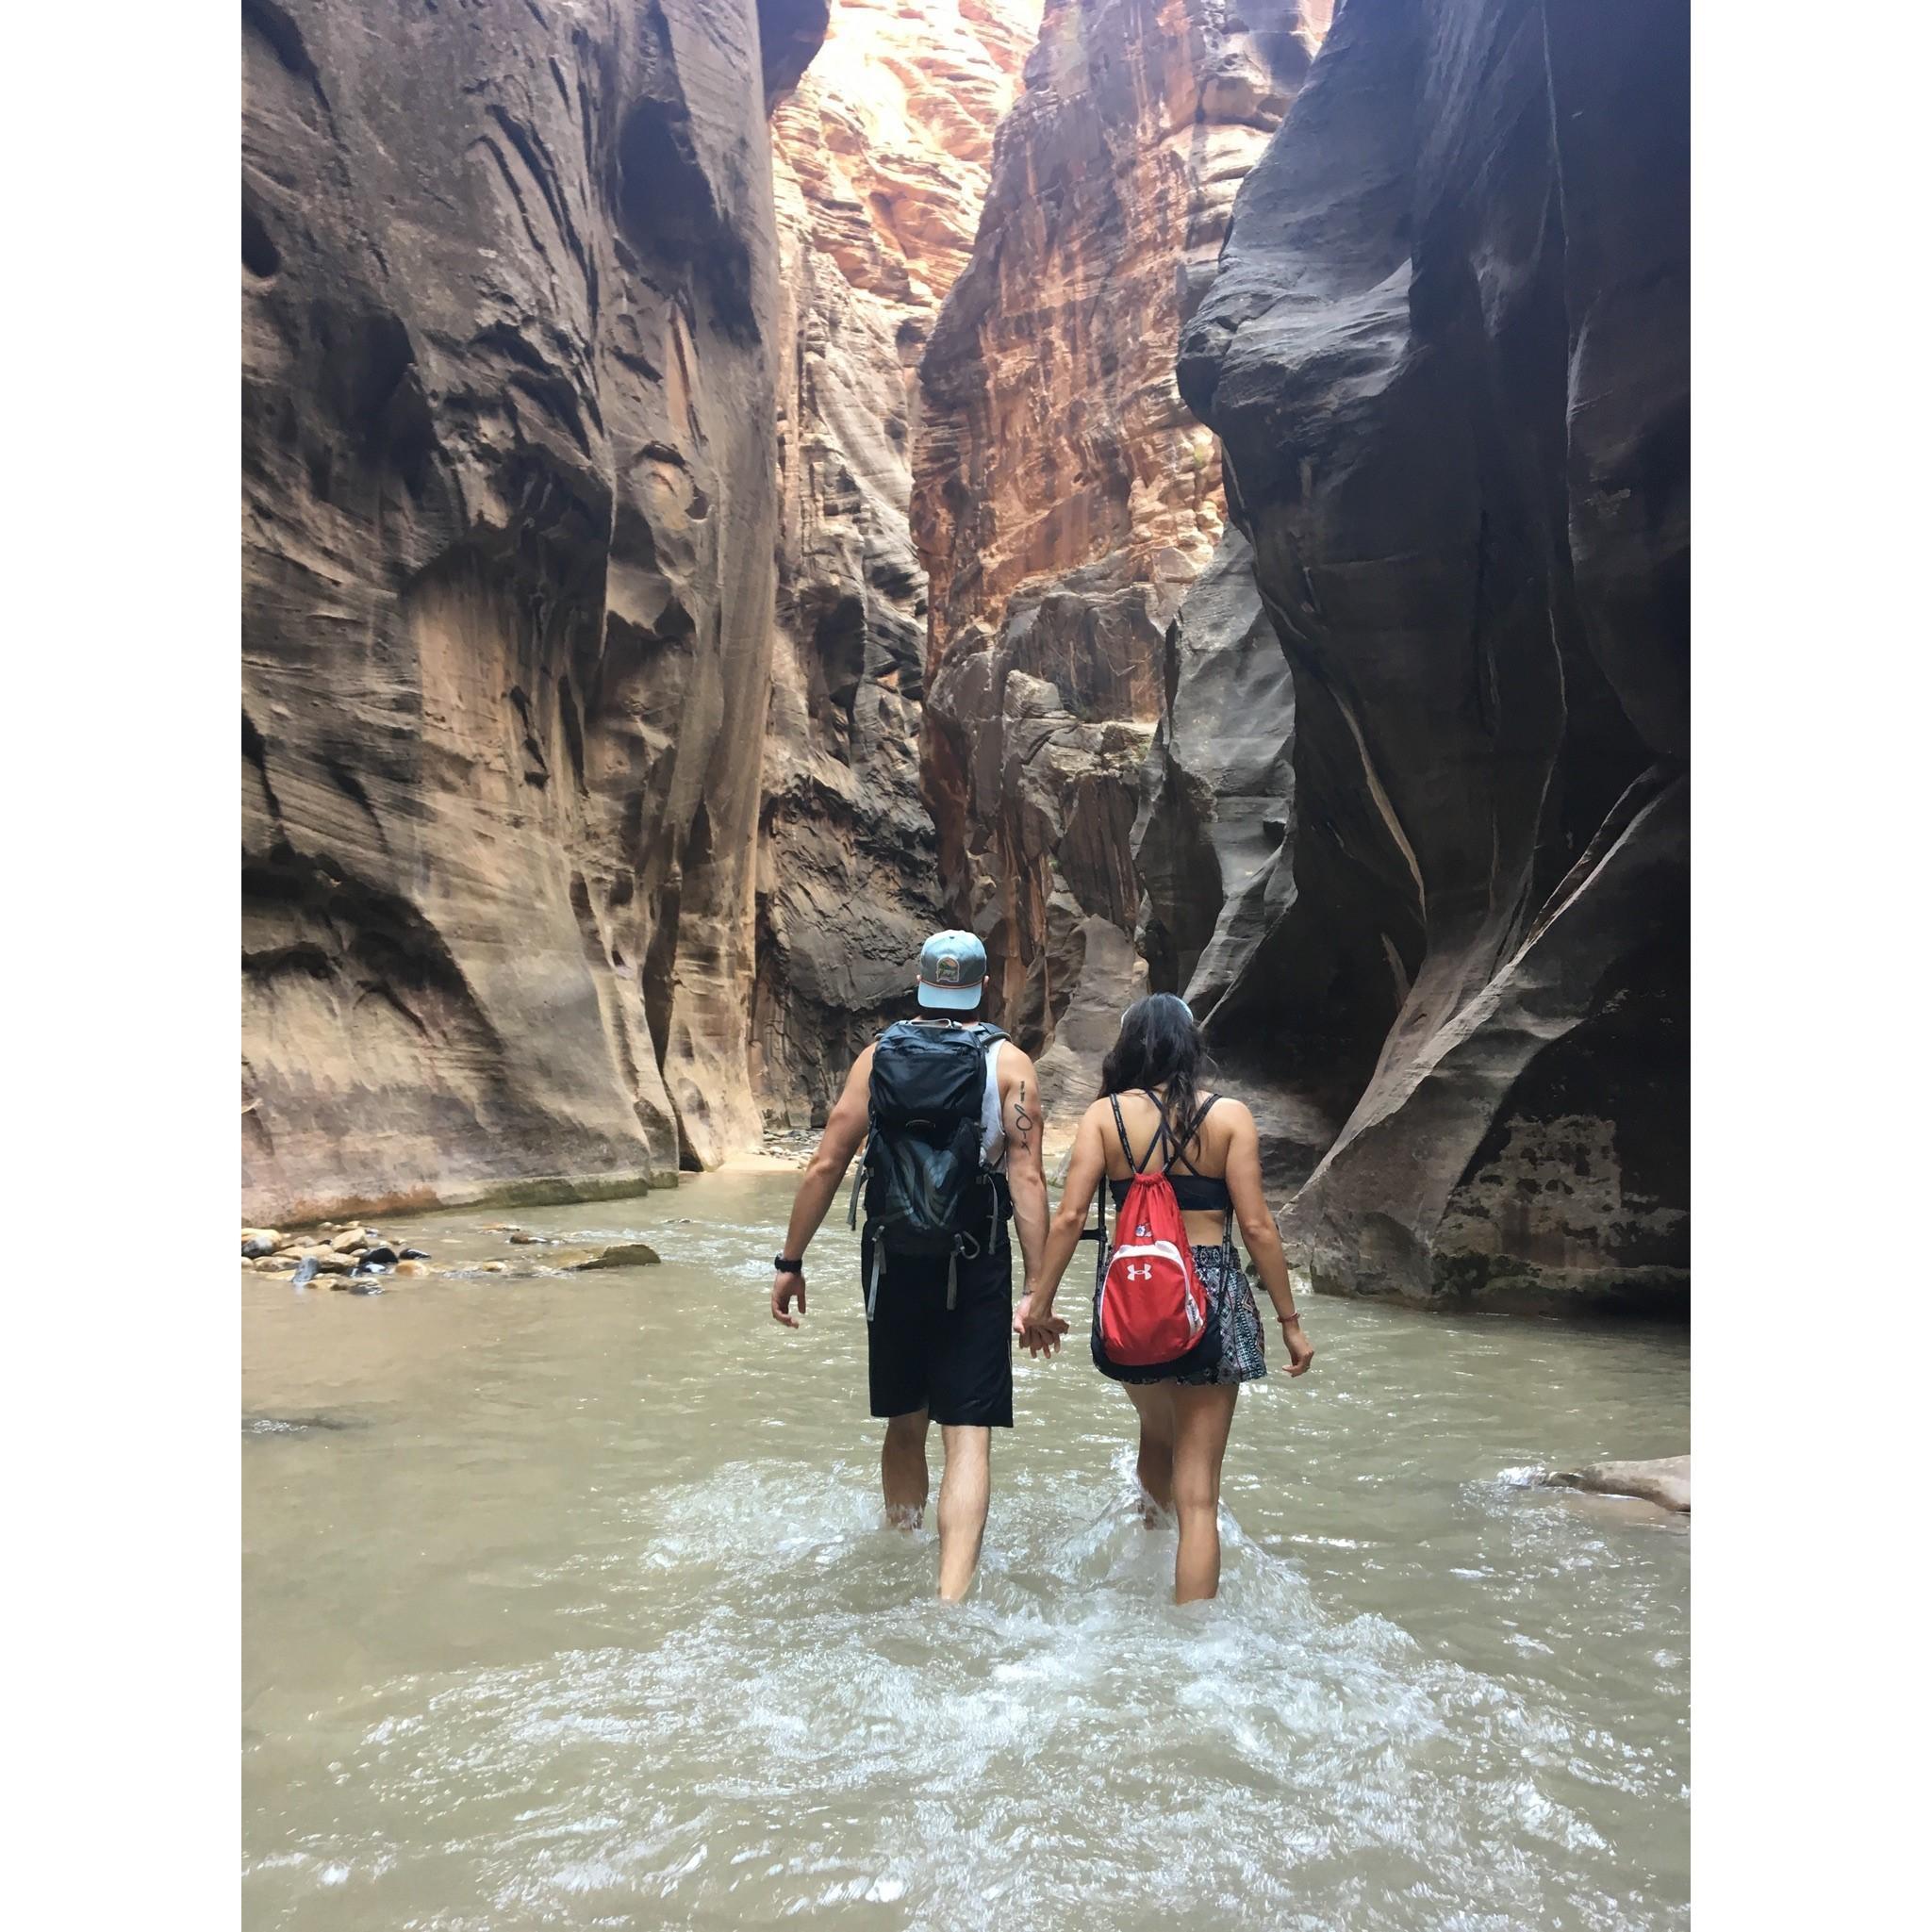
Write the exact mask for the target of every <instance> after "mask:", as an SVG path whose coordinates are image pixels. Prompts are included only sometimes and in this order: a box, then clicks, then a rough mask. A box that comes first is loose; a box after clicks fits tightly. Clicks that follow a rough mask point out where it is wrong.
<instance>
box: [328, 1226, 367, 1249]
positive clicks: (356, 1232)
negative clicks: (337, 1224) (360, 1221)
mask: <svg viewBox="0 0 1932 1932" xmlns="http://www.w3.org/2000/svg"><path fill="white" fill-rule="evenodd" d="M374 1245H375V1230H374V1229H373V1228H346V1229H344V1230H342V1232H341V1233H339V1234H338V1235H337V1236H336V1237H335V1238H334V1240H332V1241H331V1242H330V1243H329V1247H330V1248H331V1250H332V1251H333V1252H335V1253H337V1254H353V1253H354V1252H355V1250H356V1249H357V1248H358V1247H373V1246H374Z"/></svg>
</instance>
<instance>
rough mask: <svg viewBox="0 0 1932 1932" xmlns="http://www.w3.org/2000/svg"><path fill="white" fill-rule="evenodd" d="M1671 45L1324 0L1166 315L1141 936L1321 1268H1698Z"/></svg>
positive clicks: (1323, 1281) (1584, 13)
mask: <svg viewBox="0 0 1932 1932" xmlns="http://www.w3.org/2000/svg"><path fill="white" fill-rule="evenodd" d="M1688 73H1689V62H1688V10H1687V8H1685V7H1684V6H1683V5H1682V4H1681V0H1631V4H1629V5H1626V6H1621V7H1615V8H1593V7H1583V6H1577V5H1573V4H1567V0H1543V4H1538V0H1433V4H1428V5H1424V4H1421V0H1349V4H1348V5H1347V6H1346V8H1344V9H1343V10H1342V11H1341V13H1340V14H1339V16H1338V18H1337V20H1336V23H1335V25H1334V28H1333V31H1332V33H1331V35H1330V36H1329V41H1328V42H1327V45H1326V47H1325V49H1324V51H1323V54H1322V57H1321V58H1320V60H1319V62H1318V63H1317V64H1316V66H1315V68H1314V70H1313V75H1312V77H1311V79H1310V81H1309V84H1308V86H1307V87H1306V88H1305V89H1304V90H1303V91H1302V92H1301V94H1300V96H1299V98H1298V99H1297V101H1296V106H1295V110H1294V113H1293V115H1292V116H1291V117H1290V119H1289V121H1288V123H1287V124H1286V125H1285V126H1284V127H1283V128H1282V130H1281V132H1280V134H1279V135H1278V136H1277V137H1276V138H1275V140H1273V141H1272V143H1271V144H1270V146H1269V148H1268V150H1267V152H1266V154H1265V155H1264V156H1263V158H1262V159H1261V161H1260V162H1259V163H1258V164H1257V166H1256V167H1255V169H1254V171H1253V173H1251V174H1250V175H1249V176H1248V177H1247V181H1246V182H1245V183H1244V185H1243V187H1242V190H1241V193H1240V195H1239V197H1238V198H1237V201H1236V205H1235V209H1234V215H1233V222H1232V225H1231V228H1230V233H1229V236H1228V239H1227V244H1226V248H1225V251H1224V254H1223V257H1222V261H1221V265H1220V272H1219V274H1218V276H1217V278H1216V279H1215V281H1214V286H1213V288H1212V289H1210V290H1209V291H1208V292H1207V294H1206V296H1205V299H1204V300H1203V301H1202V303H1201V304H1200V305H1199V307H1198V308H1197V311H1196V313H1195V314H1194V316H1193V317H1192V319H1191V320H1190V321H1189V322H1188V323H1187V325H1186V327H1185V330H1184V334H1183V339H1182V346H1181V365H1180V379H1181V389H1182V392H1183V394H1184V395H1185V396H1186V398H1187V400H1188V402H1189V404H1190V405H1192V406H1193V407H1194V408H1195V409H1196V410H1197V412H1198V413H1199V415H1200V416H1201V418H1202V419H1203V420H1204V421H1206V422H1208V423H1209V424H1211V425H1212V427H1213V428H1214V431H1215V433H1216V435H1217V436H1218V437H1219V438H1220V439H1221V442H1222V447H1223V451H1224V459H1225V465H1226V476H1227V487H1228V500H1229V504H1230V511H1231V513H1232V519H1233V521H1234V523H1235V524H1236V525H1237V526H1238V528H1237V531H1236V532H1235V533H1234V534H1233V535H1231V536H1230V538H1229V539H1228V543H1227V546H1226V547H1225V548H1224V551H1223V553H1222V555H1221V557H1220V558H1219V559H1218V560H1217V563H1216V565H1215V566H1214V568H1213V569H1211V570H1210V571H1209V572H1208V573H1207V574H1206V575H1204V576H1203V577H1202V579H1201V580H1200V581H1199V582H1198V583H1197V586H1195V588H1194V590H1193V591H1192V592H1191V593H1190V595H1189V598H1188V600H1187V602H1186V603H1185V605H1184V606H1183V609H1182V611H1181V616H1180V619H1179V621H1178V623H1177V624H1176V626H1175V627H1174V630H1173V631H1172V632H1171V633H1170V634H1169V636H1168V638H1167V639H1166V661H1165V675H1166V685H1167V690H1168V704H1167V717H1166V720H1165V723H1164V728H1163V732H1162V735H1161V743H1160V744H1159V746H1158V747H1157V749H1156V754H1155V756H1154V757H1153V758H1152V759H1151V760H1150V761H1149V766H1148V771H1147V773H1146V775H1145V784H1144V791H1143V798H1142V811H1141V816H1140V820H1139V824H1138V826H1137V837H1138V850H1139V861H1140V867H1141V871H1142V873H1143V876H1144V878H1145V881H1146V885H1147V891H1148V904H1147V914H1146V917H1147V923H1146V934H1145V936H1146V941H1147V945H1148V953H1149V957H1150V959H1151V960H1152V961H1153V962H1154V969H1155V972H1156V975H1157V977H1160V978H1164V980H1165V981H1166V983H1171V984H1174V985H1176V986H1180V987H1184V988H1185V989H1186V992H1187V995H1188V997H1189V999H1191V1000H1192V1001H1193V1003H1194V1004H1195V1006H1196V1009H1197V1012H1200V1013H1202V1014H1203V1016H1205V1019H1206V1023H1207V1026H1208V1030H1209V1032H1210V1034H1211V1037H1212V1038H1213V1039H1214V1043H1215V1047H1216V1049H1217V1052H1218V1053H1219V1054H1220V1056H1221V1058H1222V1061H1223V1065H1224V1066H1226V1067H1228V1068H1229V1069H1230V1072H1232V1073H1233V1074H1234V1075H1235V1076H1236V1078H1237V1079H1239V1078H1242V1077H1244V1076H1247V1077H1251V1078H1252V1079H1254V1080H1255V1081H1256V1082H1258V1083H1259V1084H1260V1085H1261V1086H1263V1088H1264V1089H1265V1090H1267V1091H1268V1092H1270V1093H1271V1094H1273V1095H1274V1096H1276V1097H1277V1098H1278V1100H1279V1103H1280V1117H1281V1119H1282V1120H1283V1122H1284V1123H1285V1124H1286V1127H1287V1130H1288V1131H1286V1132H1285V1133H1284V1134H1283V1135H1282V1136H1281V1138H1280V1140H1279V1142H1278V1147H1277V1151H1278V1154H1279V1156H1280V1162H1281V1164H1282V1167H1283V1169H1284V1170H1285V1172H1286V1174H1287V1178H1288V1179H1290V1180H1291V1181H1292V1180H1299V1179H1301V1177H1302V1176H1303V1175H1306V1177H1307V1178H1306V1181H1305V1184H1304V1185H1302V1186H1301V1187H1300V1190H1299V1192H1298V1193H1297V1194H1296V1197H1295V1198H1294V1199H1293V1201H1292V1202H1291V1203H1290V1205H1289V1207H1288V1209H1287V1211H1286V1213H1285V1214H1284V1216H1283V1230H1284V1233H1285V1235H1286V1237H1287V1239H1288V1242H1289V1245H1290V1247H1291V1251H1292V1252H1293V1253H1294V1254H1295V1255H1296V1257H1297V1258H1298V1259H1299V1260H1300V1261H1301V1263H1303V1264H1304V1265H1305V1266H1306V1267H1308V1268H1309V1270H1310V1271H1311V1272H1312V1274H1313V1278H1314V1280H1315V1282H1316V1284H1317V1285H1318V1286H1322V1287H1328V1288H1335V1289H1343V1290H1351V1291H1357V1292H1369V1293H1381V1294H1389V1295H1395V1296H1402V1297H1404V1298H1408V1299H1413V1300H1419V1301H1445V1302H1448V1303H1451V1304H1455V1303H1461V1302H1462V1301H1464V1300H1467V1299H1469V1298H1471V1297H1475V1298H1478V1300H1479V1301H1480V1302H1481V1303H1482V1304H1483V1305H1489V1306H1514V1307H1523V1308H1540V1307H1550V1306H1563V1307H1576V1306H1582V1305H1590V1306H1605V1307H1612V1308H1624V1309H1667V1308H1672V1307H1681V1306H1682V1305H1683V1304H1684V1300H1685V1297H1686V1296H1687V1295H1688V1285H1689V1277H1688V1264H1689V1251H1688V1203H1689V1158H1688V1115H1689V1096H1688V1041H1687V1026H1688V1007H1689V957H1688V937H1689V906H1688V838H1689V787H1690V776H1689V751H1690V744H1689V707H1688V663H1689V595H1688V593H1689V573H1690V528H1689V477H1690V440H1689V421H1690V415H1689V328H1688V295H1689V254H1688V239H1689V238H1688V227H1689V206H1688V204H1689V145H1688V137H1689V98H1688ZM1250 546H1251V548H1250ZM1263 620H1265V621H1263ZM1269 634H1272V636H1273V637H1274V639H1276V640H1278V641H1279V644H1280V650H1281V652H1283V653H1285V665H1286V668H1287V670H1288V673H1289V676H1288V677H1287V679H1286V680H1284V679H1283V677H1282V661H1281V660H1278V659H1276V658H1274V657H1272V656H1271V655H1270V652H1269V651H1268V650H1267V649H1266V647H1265V643H1264V639H1265V638H1266V636H1268V635H1269ZM1330 1142H1331V1143H1332V1144H1329V1143H1330Z"/></svg>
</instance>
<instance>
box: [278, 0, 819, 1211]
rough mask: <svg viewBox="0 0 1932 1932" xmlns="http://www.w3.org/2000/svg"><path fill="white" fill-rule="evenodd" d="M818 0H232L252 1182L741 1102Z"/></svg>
mask: <svg viewBox="0 0 1932 1932" xmlns="http://www.w3.org/2000/svg"><path fill="white" fill-rule="evenodd" d="M824 15H825V5H824V0H759V4H755V5H754V0H575V4H573V5H570V6H568V7H566V6H562V5H559V4H556V0H468V4H466V5H463V6H461V7H457V6H451V5H443V6H440V7H438V6H434V5H430V4H427V0H425V4H423V5H421V6H418V5H413V4H412V5H410V6H407V7H403V6H392V5H378V4H375V0H331V4H328V5H323V4H322V0H244V5H243V8H242V22H243V40H244V48H245V83H246V113H245V121H244V143H243V179H242V251H241V252H242V281H243V340H244V381H243V405H242V415H243V477H244V489H243V537H244V563H243V583H244V603H243V626H244V675H243V717H242V778H243V833H242V844H243V934H244V936H243V947H244V951H243V1054H244V1058H243V1082H244V1093H243V1134H244V1148H245V1153H244V1198H245V1201H246V1206H247V1217H248V1218H250V1219H258V1220H275V1221H283V1220H290V1221H293V1220H300V1219H302V1218H304V1217H305V1216H313V1215H316V1214H322V1213H325V1212H329V1211H331V1210H332V1209H333V1210H338V1211H339V1210H340V1209H342V1208H343V1207H345V1206H347V1205H348V1204H350V1203H360V1204H365V1205H367V1206H370V1207H374V1206H375V1205H377V1204H380V1203H385V1202H396V1201H402V1200H409V1199H423V1198H430V1197H438V1198H444V1199H453V1198H461V1197H465V1196H466V1195H473V1194H474V1193H476V1192H479V1191H481V1190H483V1189H485V1188H486V1187H492V1186H502V1185H504V1184H505V1183H520V1184H521V1185H523V1186H525V1187H527V1188H530V1189H533V1190H536V1191H539V1192H541V1191H545V1190H549V1191H558V1190H562V1191H570V1190H575V1191H586V1190H615V1189H620V1188H627V1187H632V1186H636V1184H638V1183H639V1182H641V1181H647V1180H650V1179H652V1178H654V1177H660V1176H664V1175H667V1174H669V1172H670V1171H671V1170H672V1169H674V1168H675V1167H676V1166H677V1164H679V1162H680V1159H681V1157H682V1159H683V1160H684V1161H685V1162H686V1163H699V1162H703V1163H709V1162H711V1161H714V1160H716V1159H717V1158H718V1157H719V1156H720V1155H721V1154H722V1153H723V1152H724V1151H725V1150H726V1149H727V1148H731V1147H732V1146H734V1145H736V1144H740V1143H746V1142H750V1141H751V1140H752V1139H754V1138H755V1136H756V1132H757V1127H758V1123H757V1117H756V1114H755V1110H754V1108H753V1105H752V1101H751V1090H750V1082H749V1078H748V1073H747V1049H748V1028H749V1003H748V999H747V991H746V989H747V988H748V987H749V985H750V983H751V945H752V916H751V914H752V887H753V880H752V876H751V859H752V852H753V847H754V838H755V832H756V823H757V816H758V809H759V798H760V765H761V744H762V739H763V735H764V728H765V720H766V714H767V709H768V699H769V690H770V654H771V635H772V631H771V619H772V606H773V596H774V562H773V559H774V553H775V550H776V547H777V543H778V537H779V528H780V495H779V489H778V485H777V479H776V473H775V463H774V454H775V450H776V412H777V389H778V367H777V365H778V362H779V360H780V358H781V356H782V354H783V348H782V344H783V342H784V335H783V326H782V319H781V315H780V302H779V288H778V279H777V274H778V252H777V241H776V234H775V226H774V216H773V208H772V196H771V176H770V164H769V153H768V133H767V127H766V122H765V112H764V109H765V101H766V98H767V96H768V95H775V94H777V93H779V92H781V91H783V90H784V88H785V87H786V86H788V85H790V84H791V83H792V82H794V81H796V79H797V77H798V74H799V73H800V72H801V69H802V66H803V63H804V59H805V58H806V57H807V56H808V54H809V52H810V49H811V47H812V46H813V45H814V44H816V40H817V34H818V32H820V31H822V28H823V24H824Z"/></svg>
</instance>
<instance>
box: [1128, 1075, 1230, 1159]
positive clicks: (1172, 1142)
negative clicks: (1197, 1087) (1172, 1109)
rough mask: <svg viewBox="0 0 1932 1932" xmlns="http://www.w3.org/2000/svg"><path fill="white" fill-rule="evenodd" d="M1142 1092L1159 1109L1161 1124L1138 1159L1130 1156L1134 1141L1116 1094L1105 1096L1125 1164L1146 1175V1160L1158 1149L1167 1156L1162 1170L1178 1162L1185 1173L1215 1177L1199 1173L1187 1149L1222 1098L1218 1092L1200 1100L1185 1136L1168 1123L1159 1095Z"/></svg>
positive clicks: (1143, 1089)
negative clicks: (1121, 1112) (1129, 1137)
mask: <svg viewBox="0 0 1932 1932" xmlns="http://www.w3.org/2000/svg"><path fill="white" fill-rule="evenodd" d="M1141 1092H1142V1093H1143V1094H1146V1095H1147V1098H1148V1099H1150V1100H1151V1101H1152V1102H1153V1103H1154V1105H1155V1107H1156V1108H1157V1109H1158V1110H1159V1114H1160V1124H1159V1125H1158V1126H1157V1127H1156V1128H1155V1129H1154V1137H1153V1139H1152V1140H1150V1141H1149V1142H1148V1150H1147V1152H1146V1153H1145V1154H1143V1155H1142V1156H1141V1157H1140V1159H1139V1160H1137V1161H1136V1160H1135V1159H1134V1157H1133V1143H1132V1142H1131V1140H1129V1139H1128V1137H1127V1122H1126V1121H1125V1120H1124V1119H1123V1118H1122V1117H1121V1114H1120V1096H1119V1095H1118V1094H1109V1095H1108V1097H1107V1098H1108V1101H1109V1103H1110V1104H1111V1105H1112V1106H1113V1109H1114V1131H1115V1132H1116V1133H1117V1134H1119V1136H1120V1151H1121V1152H1122V1153H1123V1154H1125V1155H1126V1156H1127V1164H1128V1165H1129V1166H1130V1167H1131V1168H1132V1169H1133V1171H1134V1172H1135V1173H1136V1174H1145V1173H1146V1172H1147V1171H1148V1162H1149V1161H1151V1160H1152V1159H1153V1158H1154V1154H1155V1151H1156V1150H1157V1149H1160V1150H1164V1152H1165V1154H1166V1156H1167V1158H1166V1160H1165V1161H1164V1163H1163V1164H1162V1171H1163V1172H1166V1171H1167V1170H1168V1169H1169V1168H1171V1167H1172V1166H1173V1165H1174V1164H1175V1163H1176V1162H1177V1161H1178V1162H1181V1164H1183V1165H1184V1166H1185V1167H1186V1169H1187V1172H1188V1173H1190V1174H1192V1175H1194V1176H1195V1177H1196V1178H1197V1179H1198V1180H1201V1181H1211V1180H1214V1178H1215V1177H1214V1176H1213V1175H1209V1174H1203V1173H1201V1171H1200V1169H1199V1168H1198V1167H1197V1166H1196V1165H1195V1164H1194V1163H1193V1162H1192V1161H1191V1160H1189V1159H1188V1156H1187V1150H1188V1148H1190V1147H1192V1146H1193V1145H1194V1143H1195V1141H1196V1140H1197V1138H1198V1137H1199V1135H1200V1131H1201V1123H1202V1121H1204V1120H1205V1119H1206V1118H1207V1117H1208V1115H1210V1114H1212V1113H1213V1112H1214V1103H1215V1101H1217V1100H1218V1099H1219V1098H1221V1097H1220V1095H1219V1094H1210V1095H1209V1096H1208V1098H1206V1099H1205V1100H1204V1101H1202V1103H1201V1108H1200V1112H1199V1113H1197V1115H1195V1116H1194V1118H1193V1120H1192V1121H1190V1122H1189V1123H1188V1129H1187V1132H1186V1133H1185V1134H1184V1135H1177V1134H1176V1133H1175V1131H1174V1130H1173V1129H1172V1128H1171V1127H1169V1126H1168V1125H1167V1110H1166V1108H1165V1107H1164V1106H1163V1105H1162V1103H1161V1097H1160V1095H1158V1094H1155V1093H1149V1092H1148V1089H1147V1088H1146V1087H1143V1088H1142V1089H1141Z"/></svg>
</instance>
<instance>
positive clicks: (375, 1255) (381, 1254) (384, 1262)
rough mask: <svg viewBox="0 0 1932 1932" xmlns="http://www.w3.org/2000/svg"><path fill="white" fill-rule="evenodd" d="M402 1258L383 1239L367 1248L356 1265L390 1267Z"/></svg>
mask: <svg viewBox="0 0 1932 1932" xmlns="http://www.w3.org/2000/svg"><path fill="white" fill-rule="evenodd" d="M402 1259H403V1257H402V1256H401V1255H399V1254H398V1253H397V1252H396V1250H395V1249H394V1248H393V1247H390V1246H389V1245H388V1242H386V1241H383V1242H378V1243H377V1244H376V1246H375V1247H372V1248H370V1249H368V1250H367V1251H366V1252H365V1253H364V1254H363V1256H362V1259H361V1261H360V1263H358V1264H357V1265H358V1266H360V1267H365V1268H392V1267H394V1266H395V1264H396V1263H398V1262H399V1261H401V1260H402Z"/></svg>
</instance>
